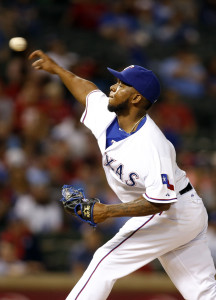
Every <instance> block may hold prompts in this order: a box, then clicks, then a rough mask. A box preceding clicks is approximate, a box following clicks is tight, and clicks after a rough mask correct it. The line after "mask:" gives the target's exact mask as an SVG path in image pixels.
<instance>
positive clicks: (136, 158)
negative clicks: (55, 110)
mask: <svg viewBox="0 0 216 300" xmlns="http://www.w3.org/2000/svg"><path fill="white" fill-rule="evenodd" d="M107 105H108V98H107V96H106V95H105V94H104V93H102V92H101V91H100V90H95V91H93V92H92V93H90V94H89V95H88V97H87V104H86V110H85V112H84V113H83V116H82V118H81V121H82V122H83V123H84V124H85V125H86V126H87V127H88V128H89V129H90V130H91V131H92V133H93V134H94V135H95V137H96V139H97V140H98V144H99V147H100V150H101V153H102V156H103V167H104V170H105V173H106V177H107V181H108V183H109V185H110V186H111V188H112V189H113V191H114V192H115V193H116V194H117V196H118V197H119V199H120V200H121V201H122V202H128V201H132V200H135V199H137V198H139V197H140V195H143V196H144V197H145V198H146V199H147V200H148V201H150V202H157V203H172V202H176V201H177V197H176V193H177V192H178V191H180V190H182V189H183V188H184V187H186V185H187V184H188V179H187V177H186V174H185V172H184V171H182V170H180V169H179V167H178V166H177V164H176V154H175V149H174V147H173V145H172V144H171V143H170V142H169V141H168V140H167V139H166V138H165V136H164V135H163V133H162V132H161V130H160V129H159V128H158V127H157V125H156V124H155V123H154V122H153V121H152V119H151V118H150V117H149V116H148V115H147V120H146V122H145V124H144V125H143V126H142V127H141V128H140V129H139V130H138V131H137V132H136V133H134V134H132V135H129V136H128V137H127V138H126V139H123V140H121V141H118V142H116V143H115V142H114V143H113V144H112V145H111V146H110V147H108V148H107V149H106V148H105V147H106V130H107V128H108V126H109V125H110V123H112V121H113V120H114V119H115V117H116V115H115V113H111V112H109V111H108V109H107Z"/></svg>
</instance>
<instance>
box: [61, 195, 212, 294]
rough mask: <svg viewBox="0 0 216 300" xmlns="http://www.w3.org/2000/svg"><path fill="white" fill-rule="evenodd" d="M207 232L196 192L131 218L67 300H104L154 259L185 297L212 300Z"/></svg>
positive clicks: (97, 255)
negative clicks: (118, 282) (158, 211)
mask: <svg viewBox="0 0 216 300" xmlns="http://www.w3.org/2000/svg"><path fill="white" fill-rule="evenodd" d="M206 229H207V213H206V209H205V207H204V206H203V203H202V200H201V199H200V198H199V197H198V196H197V194H196V192H195V191H194V190H192V191H190V192H188V193H186V194H184V195H182V196H180V195H179V197H178V202H177V203H175V204H173V205H172V206H171V208H170V209H169V210H168V211H167V212H163V213H162V214H157V215H153V216H147V217H135V218H131V219H130V220H129V221H128V222H127V223H126V224H125V225H124V226H123V227H122V228H121V229H120V231H119V232H118V233H117V234H116V235H115V236H114V237H113V238H112V239H111V240H110V241H108V242H107V243H106V244H105V245H103V246H102V247H100V248H99V249H98V250H97V251H96V252H95V254H94V256H93V259H92V261H91V263H90V264H89V267H88V268H87V270H86V271H85V273H84V274H83V276H82V277H81V279H80V280H79V282H78V283H77V284H76V285H75V287H74V288H73V290H72V291H71V292H70V294H69V295H68V297H67V299H66V300H92V299H94V300H105V299H107V297H108V296H109V294H110V291H111V289H112V287H113V285H114V283H115V281H116V280H117V279H118V278H121V277H123V276H126V275H128V274H130V273H132V272H134V271H135V270H137V269H139V268H141V267H142V266H144V265H146V264H148V263H149V262H151V261H152V260H154V259H155V258H158V259H159V260H160V262H161V264H162V266H163V267H164V269H165V271H166V272H167V274H168V275H169V277H170V279H171V280H172V281H173V283H174V284H175V286H176V287H177V289H178V290H179V291H180V293H181V294H182V296H183V297H184V298H185V299H187V300H215V299H216V281H215V279H214V275H215V267H214V263H213V260H212V257H211V254H210V251H209V249H208V246H207V242H206ZM143 284H145V282H144V283H143Z"/></svg>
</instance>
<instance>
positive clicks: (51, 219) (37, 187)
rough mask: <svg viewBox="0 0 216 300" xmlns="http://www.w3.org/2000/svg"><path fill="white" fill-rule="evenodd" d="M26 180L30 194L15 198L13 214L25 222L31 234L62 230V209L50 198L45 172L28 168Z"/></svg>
mask: <svg viewBox="0 0 216 300" xmlns="http://www.w3.org/2000/svg"><path fill="white" fill-rule="evenodd" d="M27 180H28V182H29V184H30V194H26V195H21V196H19V197H17V199H16V203H15V206H14V211H13V212H14V214H15V216H16V217H17V218H20V219H21V220H23V221H25V222H26V224H27V226H28V227H29V228H30V230H31V231H32V232H33V233H47V232H56V231H59V230H60V229H61V228H62V225H63V217H62V209H61V207H60V204H59V203H57V201H53V199H52V196H51V187H50V178H49V175H48V174H47V172H45V171H42V170H40V169H37V168H33V167H32V168H29V169H28V171H27Z"/></svg>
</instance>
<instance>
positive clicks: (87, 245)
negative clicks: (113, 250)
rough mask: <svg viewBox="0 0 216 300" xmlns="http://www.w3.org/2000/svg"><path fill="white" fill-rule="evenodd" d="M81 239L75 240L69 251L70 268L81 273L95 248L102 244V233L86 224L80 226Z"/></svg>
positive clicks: (76, 272)
mask: <svg viewBox="0 0 216 300" xmlns="http://www.w3.org/2000/svg"><path fill="white" fill-rule="evenodd" d="M80 233H81V239H80V240H79V241H78V242H75V243H74V244H73V246H72V248H71V250H70V253H69V264H70V270H71V271H72V272H73V273H74V274H78V275H81V274H82V273H83V272H84V271H85V269H86V268H87V266H88V265H89V263H90V261H91V259H92V256H93V254H94V252H95V250H96V249H98V248H99V247H100V246H101V245H102V244H103V235H102V233H101V232H100V231H99V230H98V229H97V230H94V229H93V228H92V227H90V226H89V225H88V224H83V225H82V226H81V228H80Z"/></svg>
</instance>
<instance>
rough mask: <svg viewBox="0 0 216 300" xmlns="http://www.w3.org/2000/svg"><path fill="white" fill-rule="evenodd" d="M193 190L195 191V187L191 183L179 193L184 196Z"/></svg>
mask: <svg viewBox="0 0 216 300" xmlns="http://www.w3.org/2000/svg"><path fill="white" fill-rule="evenodd" d="M192 189H193V187H192V185H191V184H190V182H189V183H188V185H187V186H186V187H185V188H184V189H183V190H181V191H179V194H180V195H184V194H185V193H187V192H189V191H191V190H192Z"/></svg>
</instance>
